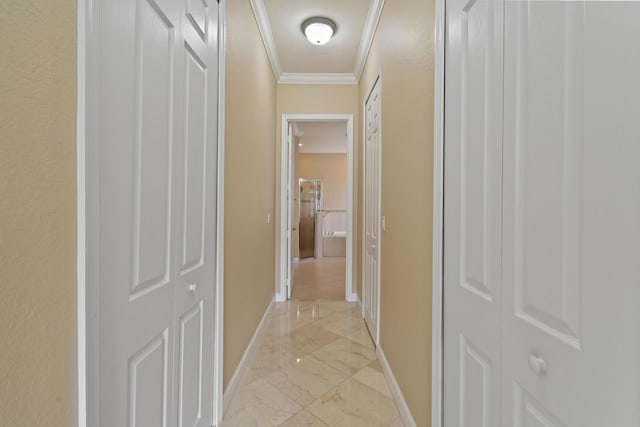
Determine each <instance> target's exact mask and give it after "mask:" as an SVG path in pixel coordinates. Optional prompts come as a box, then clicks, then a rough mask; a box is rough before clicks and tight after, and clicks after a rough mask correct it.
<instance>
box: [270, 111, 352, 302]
mask: <svg viewBox="0 0 640 427" xmlns="http://www.w3.org/2000/svg"><path fill="white" fill-rule="evenodd" d="M281 154H282V162H281V165H282V167H281V190H280V191H281V210H280V212H281V217H280V229H281V233H280V242H281V245H280V250H281V252H280V257H281V266H280V273H281V274H280V287H279V292H278V294H277V296H276V298H277V300H278V301H284V300H286V299H291V298H294V299H306V300H309V299H338V300H346V301H356V300H357V295H356V294H355V292H354V291H353V280H352V276H353V274H352V272H353V261H352V259H353V230H352V228H353V158H354V156H353V116H352V115H351V114H313V115H309V114H295V115H293V114H291V115H289V114H285V115H283V116H282V153H281Z"/></svg>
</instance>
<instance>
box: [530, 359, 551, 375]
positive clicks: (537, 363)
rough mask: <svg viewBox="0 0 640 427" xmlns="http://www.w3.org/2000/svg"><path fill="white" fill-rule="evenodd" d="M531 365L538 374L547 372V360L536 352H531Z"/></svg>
mask: <svg viewBox="0 0 640 427" xmlns="http://www.w3.org/2000/svg"><path fill="white" fill-rule="evenodd" d="M529 367H530V368H531V370H532V371H533V372H535V373H536V374H538V375H544V374H546V373H547V362H546V361H545V360H544V359H543V358H542V357H539V356H538V355H536V354H531V355H530V356H529Z"/></svg>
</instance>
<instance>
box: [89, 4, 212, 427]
mask: <svg viewBox="0 0 640 427" xmlns="http://www.w3.org/2000/svg"><path fill="white" fill-rule="evenodd" d="M95 3H96V9H95V13H96V15H95V16H96V19H95V24H96V37H97V38H96V41H95V43H96V47H97V48H96V50H95V57H96V64H95V65H96V70H97V75H96V76H95V78H96V82H97V84H98V91H97V99H96V100H95V101H96V107H97V108H96V111H95V117H94V118H95V121H96V123H95V129H96V130H97V131H96V132H97V135H96V138H95V140H94V141H91V142H90V143H89V147H90V149H89V151H90V152H91V153H93V155H94V156H95V159H96V162H97V164H98V167H97V170H88V182H89V183H93V184H94V185H93V186H92V185H89V186H88V192H90V193H91V196H90V197H89V199H90V200H95V205H93V206H90V214H89V215H90V219H89V224H90V230H89V232H88V233H89V236H90V246H89V247H90V250H89V255H88V258H89V260H90V266H89V271H90V272H94V273H95V274H96V280H97V294H96V295H95V298H96V304H97V310H96V313H95V319H91V320H90V321H91V322H93V321H95V322H96V324H97V328H98V336H97V337H91V339H90V342H95V345H96V349H95V354H96V355H97V356H96V359H95V360H96V361H97V366H93V365H92V363H93V360H92V359H90V361H89V363H90V365H89V369H90V372H89V375H90V378H93V380H92V381H93V382H92V384H90V387H89V393H91V394H95V395H94V397H92V398H90V401H91V402H94V403H95V406H92V407H90V409H89V416H90V420H92V425H94V424H93V421H94V420H95V421H96V423H95V425H100V426H136V427H143V426H149V427H151V426H153V427H157V426H176V425H179V426H189V427H191V426H209V425H211V424H212V421H213V420H212V416H213V409H212V405H213V401H214V396H213V369H212V365H213V330H214V323H213V322H214V316H213V307H214V304H213V296H214V293H213V290H214V278H215V264H214V263H215V258H216V257H215V253H214V247H215V246H214V245H215V222H216V218H215V211H216V210H215V206H216V191H215V189H216V181H215V179H216V178H215V177H216V152H217V93H218V91H217V82H218V76H217V43H218V41H217V19H218V17H217V8H218V4H217V3H216V2H215V1H211V2H210V1H206V0H104V1H103V0H101V1H96V2H95ZM94 192H95V195H94ZM92 351H93V350H92Z"/></svg>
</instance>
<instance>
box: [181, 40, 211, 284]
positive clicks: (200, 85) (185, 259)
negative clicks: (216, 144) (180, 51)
mask: <svg viewBox="0 0 640 427" xmlns="http://www.w3.org/2000/svg"><path fill="white" fill-rule="evenodd" d="M185 54H186V64H187V65H186V73H185V80H186V82H185V86H186V96H187V99H186V112H185V115H186V137H185V142H186V156H185V167H184V183H185V185H184V193H183V197H184V200H183V207H184V212H183V231H182V233H183V236H182V237H183V239H182V245H183V250H182V269H181V270H182V273H183V274H184V273H185V272H187V271H188V270H190V269H194V268H198V267H201V266H202V263H203V262H204V256H203V255H204V253H203V252H204V224H205V214H206V210H205V204H204V200H205V196H206V191H207V181H206V178H207V176H206V173H205V172H206V170H207V121H206V116H207V99H206V94H207V66H206V65H205V64H204V62H203V61H202V59H201V58H199V57H198V55H197V54H196V53H195V52H194V51H193V48H191V47H190V46H189V45H188V44H186V43H185Z"/></svg>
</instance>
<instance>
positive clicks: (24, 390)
mask: <svg viewBox="0 0 640 427" xmlns="http://www.w3.org/2000/svg"><path fill="white" fill-rule="evenodd" d="M0 28H2V30H1V31H0V58H2V59H0V118H1V119H0V425H3V426H11V427H22V426H24V427H27V426H37V425H40V426H60V427H68V426H73V425H76V422H75V419H76V407H77V399H76V394H77V391H76V381H77V377H76V276H75V269H76V241H75V239H76V189H75V185H76V175H75V171H76V154H75V150H76V140H75V138H76V134H75V124H76V1H75V0H59V1H55V2H51V1H45V0H35V1H28V2H25V1H23V0H3V1H2V3H0Z"/></svg>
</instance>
